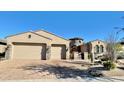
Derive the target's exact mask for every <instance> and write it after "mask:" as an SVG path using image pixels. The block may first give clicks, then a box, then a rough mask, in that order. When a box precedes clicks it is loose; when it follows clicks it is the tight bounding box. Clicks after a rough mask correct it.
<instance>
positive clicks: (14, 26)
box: [0, 11, 124, 41]
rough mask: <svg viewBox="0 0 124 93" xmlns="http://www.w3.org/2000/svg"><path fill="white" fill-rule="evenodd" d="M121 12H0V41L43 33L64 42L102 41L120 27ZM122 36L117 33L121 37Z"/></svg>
mask: <svg viewBox="0 0 124 93" xmlns="http://www.w3.org/2000/svg"><path fill="white" fill-rule="evenodd" d="M122 16H124V12H99V11H97V12H93V11H92V12H91V11H89V12H84V11H82V12H81V11H78V12H76V11H73V12H68V11H66V12H65V11H63V12H58V11H54V12H53V11H51V12H50V11H47V12H45V11H44V12H43V11H41V12H38V11H37V12H33V11H32V12H14V11H13V12H0V38H4V37H5V36H8V35H12V34H16V33H20V32H26V31H29V30H39V29H44V30H47V31H49V32H52V33H55V34H56V35H59V36H62V37H64V38H67V39H68V38H72V37H81V38H84V40H85V41H90V40H95V39H102V40H104V39H105V38H106V37H107V35H108V33H110V32H112V31H116V30H117V29H114V27H124V19H122V18H121V17H122ZM123 36H124V33H120V37H123Z"/></svg>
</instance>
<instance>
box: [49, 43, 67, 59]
mask: <svg viewBox="0 0 124 93" xmlns="http://www.w3.org/2000/svg"><path fill="white" fill-rule="evenodd" d="M51 59H66V47H65V46H63V45H52V47H51Z"/></svg>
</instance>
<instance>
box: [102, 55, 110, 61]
mask: <svg viewBox="0 0 124 93" xmlns="http://www.w3.org/2000/svg"><path fill="white" fill-rule="evenodd" d="M109 59H110V58H109V57H108V56H107V55H103V57H102V58H101V61H108V60H109Z"/></svg>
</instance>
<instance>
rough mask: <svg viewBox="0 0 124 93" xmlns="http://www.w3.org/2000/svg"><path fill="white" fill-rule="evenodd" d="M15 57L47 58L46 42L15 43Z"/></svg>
mask: <svg viewBox="0 0 124 93" xmlns="http://www.w3.org/2000/svg"><path fill="white" fill-rule="evenodd" d="M13 59H43V60H45V59H46V45H45V44H27V43H25V44H24V43H23V44H22V43H15V44H14V48H13Z"/></svg>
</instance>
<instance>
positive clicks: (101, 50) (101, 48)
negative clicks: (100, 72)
mask: <svg viewBox="0 0 124 93" xmlns="http://www.w3.org/2000/svg"><path fill="white" fill-rule="evenodd" d="M103 52H104V47H103V45H100V53H103Z"/></svg>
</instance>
